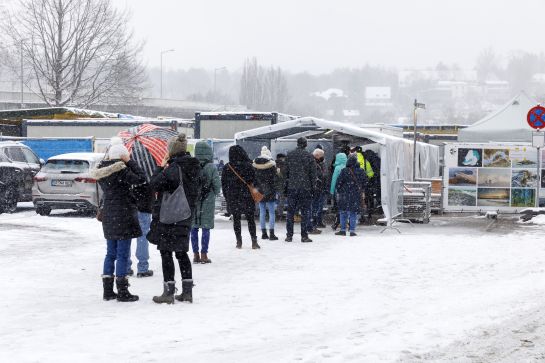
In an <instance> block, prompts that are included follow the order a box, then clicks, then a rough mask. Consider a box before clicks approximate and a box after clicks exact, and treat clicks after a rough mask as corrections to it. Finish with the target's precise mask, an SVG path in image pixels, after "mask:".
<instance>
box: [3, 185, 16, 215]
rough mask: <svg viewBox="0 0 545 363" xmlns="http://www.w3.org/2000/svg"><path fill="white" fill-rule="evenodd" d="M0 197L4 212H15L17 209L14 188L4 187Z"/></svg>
mask: <svg viewBox="0 0 545 363" xmlns="http://www.w3.org/2000/svg"><path fill="white" fill-rule="evenodd" d="M2 194H3V195H2V196H1V197H0V199H1V200H2V201H3V202H4V203H3V204H4V207H3V208H2V209H3V210H2V211H3V212H5V213H15V211H17V190H15V189H14V188H9V187H8V188H6V189H5V190H4V192H3V193H2Z"/></svg>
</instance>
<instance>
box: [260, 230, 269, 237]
mask: <svg viewBox="0 0 545 363" xmlns="http://www.w3.org/2000/svg"><path fill="white" fill-rule="evenodd" d="M261 239H269V236H267V230H266V229H262V230H261Z"/></svg>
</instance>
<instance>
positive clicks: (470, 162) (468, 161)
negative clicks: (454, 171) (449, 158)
mask: <svg viewBox="0 0 545 363" xmlns="http://www.w3.org/2000/svg"><path fill="white" fill-rule="evenodd" d="M482 165H483V150H482V149H458V166H471V167H481V166H482Z"/></svg>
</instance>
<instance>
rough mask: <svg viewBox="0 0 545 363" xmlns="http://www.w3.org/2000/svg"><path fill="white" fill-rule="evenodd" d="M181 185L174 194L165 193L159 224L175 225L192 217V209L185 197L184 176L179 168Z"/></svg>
mask: <svg viewBox="0 0 545 363" xmlns="http://www.w3.org/2000/svg"><path fill="white" fill-rule="evenodd" d="M178 174H179V176H180V184H179V185H178V188H176V190H174V192H172V193H170V192H163V199H162V200H161V209H160V211H159V222H161V223H163V224H173V223H177V222H180V221H183V220H186V219H188V218H190V217H191V208H190V207H189V202H188V201H187V197H186V195H185V190H184V183H183V176H182V171H181V169H180V167H178Z"/></svg>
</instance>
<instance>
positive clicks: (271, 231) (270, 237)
mask: <svg viewBox="0 0 545 363" xmlns="http://www.w3.org/2000/svg"><path fill="white" fill-rule="evenodd" d="M269 239H270V240H271V241H278V237H276V235H275V234H274V229H269Z"/></svg>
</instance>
